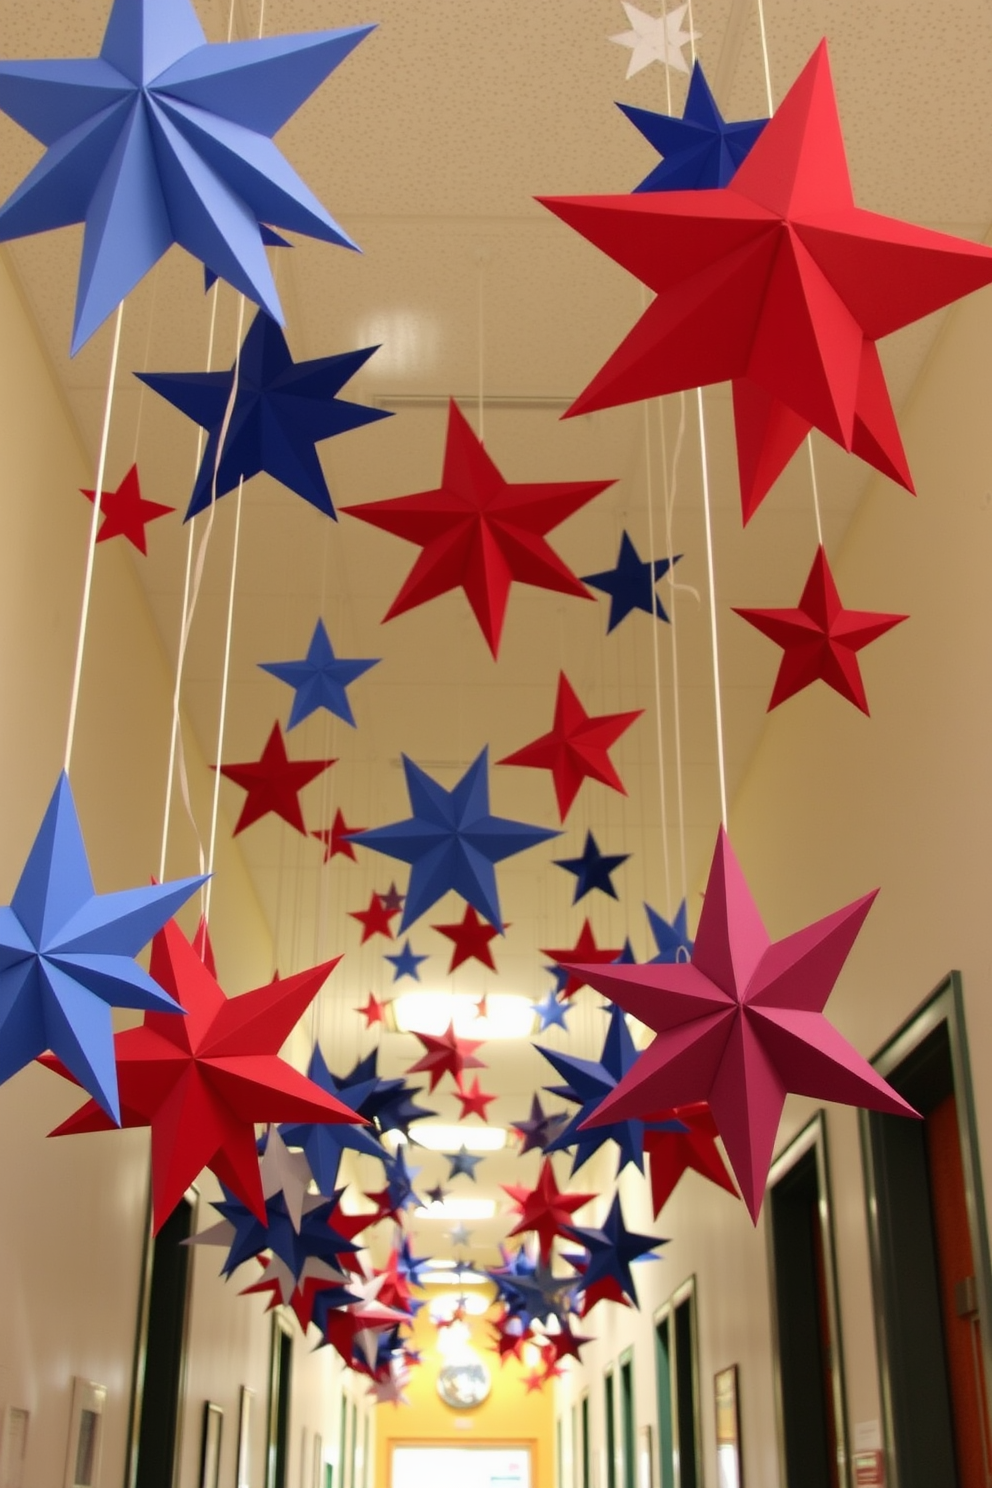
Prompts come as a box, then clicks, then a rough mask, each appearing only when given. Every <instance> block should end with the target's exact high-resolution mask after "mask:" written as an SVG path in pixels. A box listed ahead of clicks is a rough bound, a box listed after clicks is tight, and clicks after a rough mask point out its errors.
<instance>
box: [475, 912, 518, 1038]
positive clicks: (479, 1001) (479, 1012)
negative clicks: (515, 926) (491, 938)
mask: <svg viewBox="0 0 992 1488" xmlns="http://www.w3.org/2000/svg"><path fill="white" fill-rule="evenodd" d="M509 928H510V927H509V926H508V925H506V926H504V929H507V930H508V929H509ZM495 969H496V968H495V967H493V970H494V971H495ZM475 1016H476V1017H477V1018H488V1017H489V994H488V992H483V994H482V996H481V997H477V998H476V999H475Z"/></svg>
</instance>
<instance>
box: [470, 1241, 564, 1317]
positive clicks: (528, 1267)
mask: <svg viewBox="0 0 992 1488" xmlns="http://www.w3.org/2000/svg"><path fill="white" fill-rule="evenodd" d="M503 1256H504V1264H503V1265H502V1266H497V1267H495V1268H494V1269H493V1270H491V1271H487V1272H486V1275H487V1276H488V1277H489V1279H490V1281H492V1282H494V1283H495V1285H496V1290H497V1292H498V1293H499V1296H500V1297H501V1299H502V1301H503V1302H504V1303H505V1305H506V1310H507V1314H508V1316H510V1317H515V1318H519V1319H520V1320H521V1321H522V1322H523V1324H524V1326H525V1327H527V1326H529V1325H530V1324H531V1323H533V1322H540V1323H545V1322H547V1320H548V1318H551V1317H553V1318H556V1319H557V1320H558V1322H559V1323H560V1324H562V1325H563V1326H567V1323H568V1317H569V1314H570V1313H571V1312H572V1311H573V1308H574V1301H575V1295H576V1292H577V1291H578V1288H579V1286H580V1285H581V1279H580V1278H578V1277H575V1276H555V1275H554V1273H553V1272H552V1270H551V1267H550V1266H546V1265H545V1264H544V1263H543V1261H535V1260H532V1259H531V1257H530V1256H528V1254H527V1252H526V1251H525V1250H524V1249H523V1248H521V1249H520V1250H518V1251H517V1252H516V1254H515V1255H513V1256H507V1255H506V1252H505V1251H504V1252H503Z"/></svg>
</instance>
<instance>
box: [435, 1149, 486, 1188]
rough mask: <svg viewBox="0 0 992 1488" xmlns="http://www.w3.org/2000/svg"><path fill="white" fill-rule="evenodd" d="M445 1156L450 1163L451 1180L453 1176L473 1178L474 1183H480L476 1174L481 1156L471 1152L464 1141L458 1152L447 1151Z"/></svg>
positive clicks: (449, 1175)
mask: <svg viewBox="0 0 992 1488" xmlns="http://www.w3.org/2000/svg"><path fill="white" fill-rule="evenodd" d="M443 1156H444V1158H445V1160H446V1161H447V1163H448V1165H449V1166H448V1181H449V1182H450V1181H451V1179H452V1178H471V1180H472V1182H473V1183H478V1181H479V1180H478V1179H477V1178H476V1176H475V1170H476V1168H477V1167H478V1166H479V1164H480V1162H481V1161H482V1158H481V1156H476V1155H474V1154H473V1153H471V1152H469V1150H468V1148H467V1147H466V1146H465V1144H464V1143H462V1145H461V1147H459V1149H458V1151H457V1152H445V1153H444V1154H443Z"/></svg>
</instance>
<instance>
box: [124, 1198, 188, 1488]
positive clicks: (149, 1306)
mask: <svg viewBox="0 0 992 1488" xmlns="http://www.w3.org/2000/svg"><path fill="white" fill-rule="evenodd" d="M195 1204H196V1195H195V1193H194V1192H193V1191H192V1190H191V1191H190V1193H189V1194H188V1195H187V1196H186V1197H185V1198H184V1199H182V1200H181V1201H180V1202H179V1203H178V1204H177V1205H176V1207H175V1209H174V1210H173V1211H172V1213H171V1214H170V1216H169V1218H168V1219H167V1220H166V1222H165V1224H164V1225H163V1226H162V1228H161V1230H159V1232H158V1234H157V1235H156V1236H155V1237H154V1239H151V1238H149V1245H148V1252H147V1259H146V1273H145V1301H144V1307H143V1326H142V1329H141V1335H140V1337H139V1343H138V1350H137V1367H136V1369H135V1389H134V1398H133V1401H132V1440H131V1452H130V1471H129V1475H128V1476H129V1481H130V1482H131V1484H132V1485H133V1488H173V1484H174V1482H175V1478H176V1470H177V1466H178V1461H179V1435H180V1421H181V1414H182V1403H183V1383H184V1377H185V1364H186V1326H187V1318H188V1313H189V1278H190V1249H189V1246H188V1245H184V1244H183V1241H184V1240H187V1239H188V1238H189V1236H190V1235H191V1234H192V1233H193V1216H194V1212H195Z"/></svg>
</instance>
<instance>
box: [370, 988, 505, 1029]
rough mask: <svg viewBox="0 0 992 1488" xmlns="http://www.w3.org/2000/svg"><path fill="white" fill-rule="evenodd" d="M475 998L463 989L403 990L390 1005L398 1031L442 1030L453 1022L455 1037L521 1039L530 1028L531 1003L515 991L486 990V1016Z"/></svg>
mask: <svg viewBox="0 0 992 1488" xmlns="http://www.w3.org/2000/svg"><path fill="white" fill-rule="evenodd" d="M478 1002H479V998H478V997H472V996H470V995H469V993H467V992H403V993H401V994H400V996H399V997H394V998H393V1000H392V1002H391V1004H390V1007H391V1008H392V1012H393V1016H394V1017H395V1019H396V1027H397V1029H398V1030H399V1032H400V1033H432V1034H435V1035H436V1034H440V1033H443V1032H444V1030H445V1029H446V1028H447V1026H448V1024H449V1023H451V1022H454V1025H455V1032H456V1033H457V1035H458V1037H459V1038H473V1039H525V1038H530V1035H531V1034H532V1032H533V1031H534V1004H533V1003H532V1002H531V1000H530V998H529V997H521V996H520V995H519V993H515V992H489V993H487V994H486V1017H484V1018H480V1017H479V1015H478V1011H477V1007H478Z"/></svg>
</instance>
